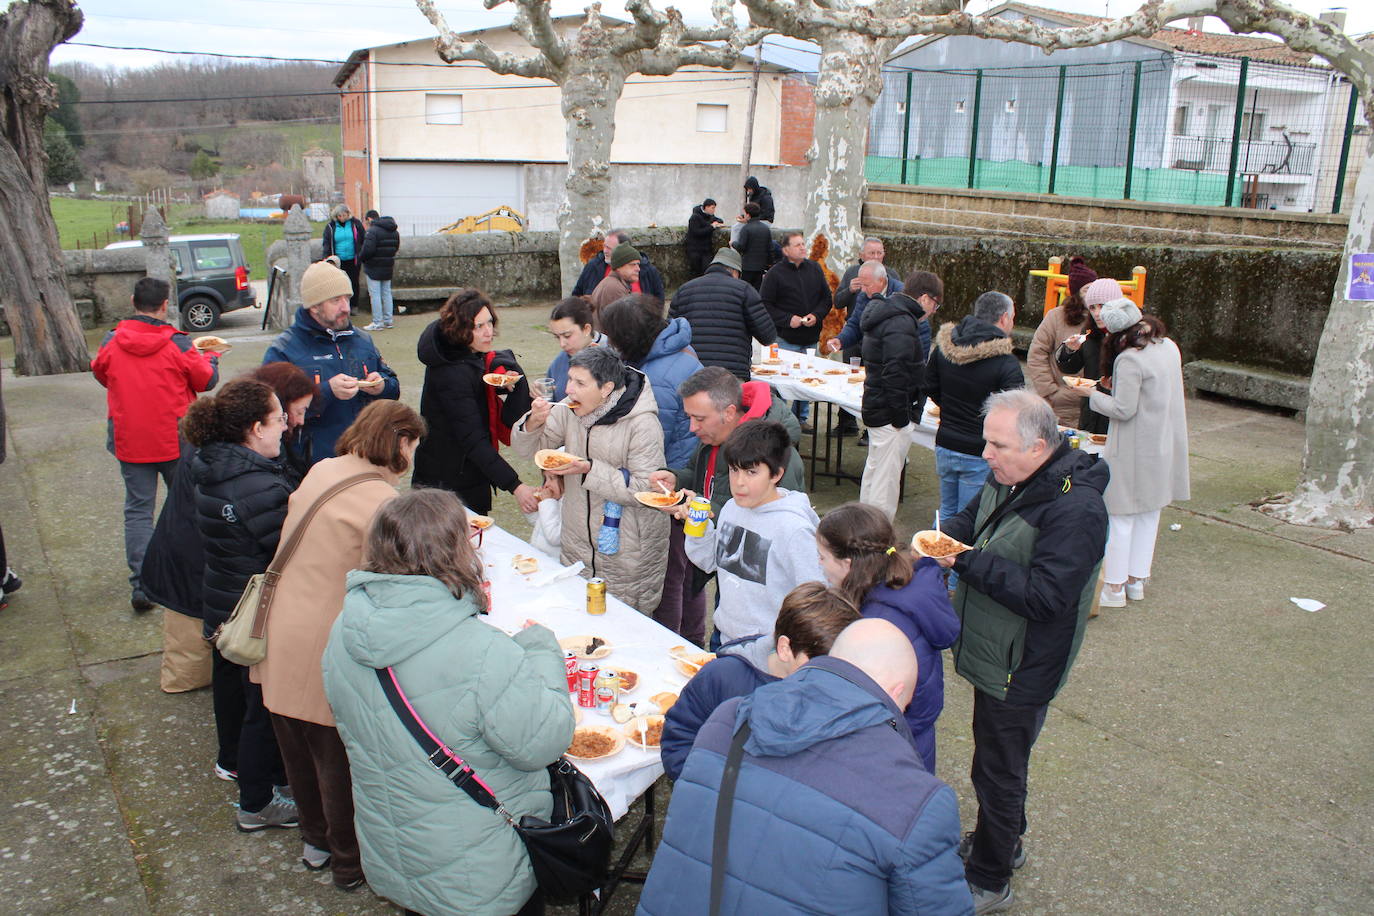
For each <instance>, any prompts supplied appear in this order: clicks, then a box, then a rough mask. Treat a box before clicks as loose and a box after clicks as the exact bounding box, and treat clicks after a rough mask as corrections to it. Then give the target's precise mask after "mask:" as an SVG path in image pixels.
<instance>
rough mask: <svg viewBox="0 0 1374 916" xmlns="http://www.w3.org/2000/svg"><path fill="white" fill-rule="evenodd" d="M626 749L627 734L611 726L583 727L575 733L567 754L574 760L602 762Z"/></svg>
mask: <svg viewBox="0 0 1374 916" xmlns="http://www.w3.org/2000/svg"><path fill="white" fill-rule="evenodd" d="M624 749H625V733H624V732H622V731H620V730H619V729H615V728H611V727H610V726H609V725H583V726H580V727H579V728H577V729H575V730H574V731H573V739H572V744H570V745H568V750H567V754H568V756H569V757H571V758H573V759H574V760H600V759H601V758H603V757H611V756H614V755H615V754H618V753H620V752H621V751H622V750H624Z"/></svg>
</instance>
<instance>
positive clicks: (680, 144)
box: [334, 16, 813, 235]
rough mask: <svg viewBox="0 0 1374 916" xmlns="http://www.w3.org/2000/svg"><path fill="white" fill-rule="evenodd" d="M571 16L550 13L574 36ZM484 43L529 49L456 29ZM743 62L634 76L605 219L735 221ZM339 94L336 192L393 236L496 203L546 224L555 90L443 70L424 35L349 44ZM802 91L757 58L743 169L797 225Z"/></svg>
mask: <svg viewBox="0 0 1374 916" xmlns="http://www.w3.org/2000/svg"><path fill="white" fill-rule="evenodd" d="M581 21H582V17H581V16H576V17H563V18H560V19H557V20H555V23H556V25H557V26H558V27H559V28H562V29H565V30H568V31H573V30H575V29H576V28H577V26H578V24H580V23H581ZM465 37H467V38H473V39H475V38H480V39H481V40H483V41H485V42H486V43H487V44H488V45H490V46H491V47H492V48H493V49H494V50H497V51H501V52H507V53H514V54H531V53H533V52H532V50H531V48H530V47H529V45H528V44H526V42H525V41H524V39H523V38H521V37H520V36H519V35H518V34H517V33H515V32H514V31H512V30H511V29H510V28H509V27H502V28H497V29H485V30H482V31H479V32H469V33H466V34H465ZM752 67H753V61H752V60H751V59H741V61H740V62H739V64H737V66H736V67H735V68H734V69H733V70H721V69H715V68H709V67H689V68H684V69H682V70H679V71H678V72H677V73H674V74H672V75H670V76H661V77H660V76H643V75H640V74H634V75H632V76H630V77H629V79H628V80H627V82H626V85H625V89H624V92H623V94H622V95H621V98H620V101H619V104H618V105H617V107H616V134H615V140H614V142H613V144H612V146H611V162H612V164H613V166H614V172H613V174H614V179H613V181H614V184H613V192H612V202H611V213H610V220H611V222H612V223H613V224H617V225H633V226H643V225H649V224H653V223H658V224H667V225H681V224H682V223H685V222H686V219H687V216H688V215H689V214H690V213H691V208H692V207H693V206H694V205H695V204H698V203H700V202H701V200H702V199H703V198H705V197H713V198H716V199H718V200H719V201H720V202H721V209H722V214H723V215H733V208H734V207H736V206H737V205H738V200H739V194H740V189H739V188H738V187H737V185H738V179H739V174H738V171H739V162H740V156H741V153H742V151H743V147H744V139H745V128H746V123H745V121H746V117H747V112H748V106H749V94H750V85H751V81H752V80H751V73H752ZM334 84H335V85H336V86H338V87H339V88H340V89H341V90H342V96H341V103H342V109H343V119H342V120H343V155H344V196H345V200H346V201H347V203H348V205H349V207H350V208H351V209H353V210H354V212H357V213H362V212H365V211H366V210H368V209H377V210H378V211H380V212H383V213H386V214H387V215H389V216H392V217H394V218H395V219H396V221H397V223H398V224H399V226H400V228H401V231H402V233H403V234H419V235H422V234H426V233H431V232H434V231H435V230H436V229H438V228H439V227H440V226H443V225H446V224H448V223H451V222H454V221H455V220H458V219H461V218H462V217H464V216H469V215H473V214H478V213H482V212H483V211H485V210H488V209H490V208H492V207H495V206H499V205H502V204H505V205H509V206H513V207H514V208H515V209H517V210H519V211H521V212H522V213H524V214H525V215H526V217H527V219H528V221H529V228H530V229H533V230H540V229H553V228H556V226H555V219H556V215H557V209H558V205H559V203H560V201H561V199H562V195H563V180H564V175H565V173H566V163H567V152H566V143H565V132H564V120H563V116H562V113H561V110H560V102H559V99H560V92H559V89H558V87H557V86H555V85H553V84H552V83H549V82H547V81H545V80H532V79H526V78H524V77H519V76H503V75H500V74H496V73H493V72H491V71H490V70H488V69H487V68H486V67H484V66H482V65H481V64H478V63H475V62H462V63H456V64H445V63H444V62H443V61H441V60H440V58H439V56H438V54H437V53H436V51H435V45H434V39H433V38H432V37H426V38H418V39H416V40H414V41H406V42H401V43H399V44H391V45H383V46H380V47H376V48H365V49H362V50H359V51H355V52H354V53H353V54H352V55H351V56H350V57H349V59H348V61H347V62H346V63H345V64H344V65H343V66H342V67H341V68H340V70H339V72H338V73H337V74H336V76H335V79H334ZM811 105H812V102H811V86H810V83H808V82H807V81H806V80H805V79H804V78H802V77H801V76H799V75H798V74H797V73H796V72H795V71H792V70H790V69H788V68H786V67H784V66H779V65H777V64H773V63H769V62H768V61H767V57H766V56H765V61H764V63H763V64H762V66H761V73H760V78H759V90H758V102H757V107H756V111H755V116H754V131H753V145H752V150H751V156H750V161H751V163H752V168H751V171H753V172H754V173H755V174H757V175H758V177H759V180H760V181H761V182H762V183H763V184H765V185H768V186H770V187H772V188H773V189H774V192H775V196H776V197H777V203H778V210H779V220H780V221H781V220H783V219H784V218H791V219H792V220H793V221H794V222H800V219H801V196H800V193H799V190H798V193H789V191H790V190H791V189H794V188H795V189H799V188H800V185H801V181H800V174H799V173H800V172H802V171H803V170H802V169H797V168H793V166H800V165H804V164H805V152H806V149H807V147H809V146H810V143H811V129H812V128H811V125H812V111H813V109H812V107H811Z"/></svg>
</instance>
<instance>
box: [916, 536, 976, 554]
mask: <svg viewBox="0 0 1374 916" xmlns="http://www.w3.org/2000/svg"><path fill="white" fill-rule="evenodd" d="M911 549H912V550H914V551H916V553H917V554H919V555H920V556H923V557H932V558H935V559H939V558H940V557H952V556H954V555H955V554H959V553H963V552H964V551H965V550H972V549H973V548H972V547H970V546H969V545H967V544H962V543H960V542H959V541H956V540H955V539H954V538H952V537H950V536H949V535H947V534H945V533H944V532H943V531H918V532H916V533H915V534H913V535H912V536H911Z"/></svg>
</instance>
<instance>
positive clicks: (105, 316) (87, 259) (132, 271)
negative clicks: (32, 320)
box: [0, 248, 146, 336]
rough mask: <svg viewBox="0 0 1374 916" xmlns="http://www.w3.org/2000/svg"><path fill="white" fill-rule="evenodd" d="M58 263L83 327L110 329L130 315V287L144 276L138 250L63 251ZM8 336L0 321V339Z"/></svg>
mask: <svg viewBox="0 0 1374 916" xmlns="http://www.w3.org/2000/svg"><path fill="white" fill-rule="evenodd" d="M62 259H63V261H64V262H65V265H66V268H67V289H68V290H70V291H71V294H72V299H73V300H74V301H75V302H76V311H77V314H78V315H79V316H80V318H81V324H82V326H83V327H87V328H94V327H101V326H104V325H113V324H114V323H115V322H116V321H118V320H119V319H121V318H124V317H126V316H128V315H132V314H133V311H134V309H133V306H132V305H131V304H130V302H129V299H130V298H131V297H132V296H133V294H134V284H135V283H137V282H138V280H139V278H140V277H143V276H144V275H145V272H144V265H145V260H146V258H145V255H144V251H143V249H142V248H122V249H120V248H117V249H115V250H113V251H105V250H103V249H98V248H97V249H82V250H80V251H64V252H62ZM0 311H3V310H2V309H0ZM9 333H10V326H9V323H8V322H6V321H5V320H4V319H3V317H0V335H5V336H8V335H9Z"/></svg>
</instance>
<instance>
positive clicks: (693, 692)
mask: <svg viewBox="0 0 1374 916" xmlns="http://www.w3.org/2000/svg"><path fill="white" fill-rule="evenodd" d="M950 613H953V611H951V612H950ZM772 644H773V637H772V635H771V634H769V635H766V636H765V635H761V634H760V635H755V636H745V637H743V638H742V639H736V640H732V641H730V642H727V643H726V644H725V645H723V646H721V647H720V648H719V649H717V650H716V659H715V660H714V661H710V662H707V663H706V665H705V666H704V667H703V668H702V669H701V670H700V671H698V672H697V673H696V675H695V676H694V677H693V678H692V679H691V680H690V681H688V682H687V686H686V687H683V688H682V695H681V696H679V697H678V698H677V702H676V703H674V704H673V706H672V708H671V709H669V710H668V714H667V715H666V716H664V717H663V718H664V721H663V737H662V738H661V739H660V740H659V753H660V754H661V755H662V757H663V769H664V771H665V772H666V773H667V774H668V778H669V779H677V778H678V777H679V776H681V775H682V765H683V764H684V763H686V762H687V753H688V751H690V750H691V749H692V742H693V741H695V740H696V739H697V732H699V731H701V726H702V725H703V724H704V723H705V722H706V720H707V719H709V718H711V713H713V712H715V711H716V707H718V706H720V704H722V703H724V702H725V701H726V700H729V699H732V698H734V697H746V696H748V695H749V694H751V693H753V692H754V690H755V689H756V688H758V687H762V686H763V685H764V684H771V683H773V682H774V681H776V680H779V678H777V677H774V676H773V675H771V674H769V673H768V672H767V670H765V669H763V668H761V667H759V662H758V661H757V660H756V659H757V656H758V655H759V654H760V653H762V654H763V655H764V657H765V658H766V657H767V655H768V654H769V650H771V647H772Z"/></svg>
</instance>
